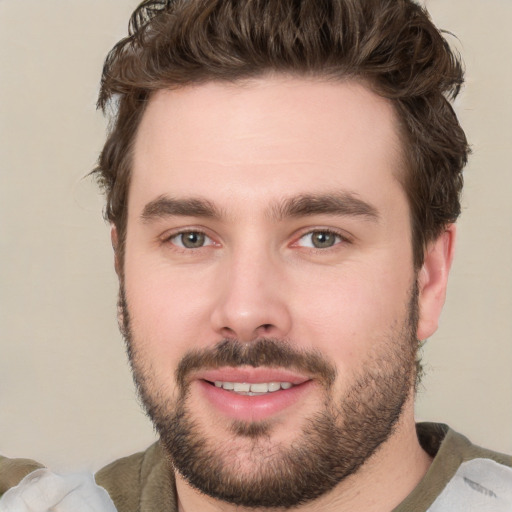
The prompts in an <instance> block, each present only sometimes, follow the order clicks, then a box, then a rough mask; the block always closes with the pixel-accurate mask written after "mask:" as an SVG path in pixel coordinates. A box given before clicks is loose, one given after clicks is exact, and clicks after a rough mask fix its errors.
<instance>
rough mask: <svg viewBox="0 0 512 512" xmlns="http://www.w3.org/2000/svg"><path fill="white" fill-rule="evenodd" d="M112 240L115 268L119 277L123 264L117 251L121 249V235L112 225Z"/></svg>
mask: <svg viewBox="0 0 512 512" xmlns="http://www.w3.org/2000/svg"><path fill="white" fill-rule="evenodd" d="M110 240H111V242H112V249H114V268H115V270H116V274H117V276H118V277H119V276H120V275H121V263H120V261H119V252H118V250H117V248H118V247H119V235H118V233H117V228H116V227H115V225H114V224H111V225H110Z"/></svg>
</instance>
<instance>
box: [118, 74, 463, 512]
mask: <svg viewBox="0 0 512 512" xmlns="http://www.w3.org/2000/svg"><path fill="white" fill-rule="evenodd" d="M298 106H300V108H298ZM403 172H404V169H403V168H402V159H401V146H400V140H399V137H398V133H397V127H396V120H395V116H394V111H393V109H392V106H391V104H390V103H389V102H388V101H387V100H385V99H383V98H381V97H379V96H377V95H375V94H374V93H372V92H371V91H370V90H369V89H368V88H367V87H365V86H364V85H363V84H359V83H356V82H351V81H347V82H326V81H321V80H313V79H300V78H290V77H281V76H268V77H263V78H259V79H256V80H252V81H247V82H244V83H236V84H221V83H209V84H203V85H200V86H189V87H185V88H182V89H178V90H174V91H159V92H157V93H156V94H155V95H154V96H153V98H152V99H151V100H150V102H149V105H148V107H147V111H146V112H145V114H144V117H143V120H142V123H141V126H140V128H139V131H138V134H137V138H136V143H135V148H134V160H133V176H132V182H131V186H130V194H129V201H128V223H127V238H126V250H125V259H124V266H123V271H124V285H125V290H126V298H127V302H128V305H129V310H130V317H131V329H132V334H133V339H134V340H135V343H136V347H135V348H136V350H137V352H138V354H139V356H140V357H141V360H142V364H143V365H144V366H145V367H146V368H150V370H151V375H152V382H151V385H152V386H154V387H155V389H158V392H159V393H161V394H162V396H163V397H165V398H166V399H168V400H170V401H173V400H176V398H177V388H176V381H175V378H174V371H175V370H176V367H177V365H178V363H179V361H180V360H181V358H182V357H183V355H184V354H185V353H187V352H188V351H189V350H191V349H198V350H200V349H204V348H208V347H213V346H214V345H215V344H216V343H218V342H219V341H220V340H222V339H225V338H228V339H229V338H236V339H238V340H239V341H240V342H242V343H251V342H252V341H254V340H255V339H257V338H258V337H261V336H267V337H272V338H276V339H282V340H292V342H293V343H294V344H296V348H298V349H305V350H315V351H317V352H318V353H320V354H321V355H322V356H323V357H325V358H326V359H327V360H328V361H329V362H330V363H332V364H333V365H334V367H335V368H336V370H337V376H336V380H335V382H334V386H333V390H334V394H335V395H336V396H339V397H343V394H344V391H345V390H346V389H347V388H348V387H349V386H350V384H351V382H353V381H354V379H355V376H356V375H358V374H360V373H361V372H362V371H363V370H364V366H365V364H366V363H367V361H368V358H369V357H370V356H371V354H372V352H373V351H374V350H378V348H379V346H380V345H379V344H382V343H383V334H384V333H389V332H393V330H394V329H395V330H396V326H397V325H400V324H402V323H403V322H404V321H405V319H406V318H407V305H408V301H409V297H410V290H411V288H412V285H413V283H414V280H415V279H417V280H418V286H419V315H420V316H419V322H418V328H417V338H418V339H425V338H427V337H428V336H430V335H431V334H432V333H433V332H434V331H435V330H436V328H437V321H438V318H439V315H440V312H441V308H442V305H443V302H444V296H445V290H446V282H447V277H448V271H449V268H450V264H451V260H452V255H453V240H454V227H453V226H448V227H447V229H446V231H445V232H444V233H443V234H442V235H441V236H440V237H439V239H437V240H435V241H434V242H433V243H431V244H430V245H429V247H428V248H427V250H426V253H425V254H426V256H425V263H424V265H423V267H422V269H421V270H420V271H419V273H418V274H416V272H415V271H414V268H413V263H412V262H413V259H412V246H411V230H410V216H409V206H408V203H407V199H406V196H405V194H404V191H403V189H402V186H401V184H400V181H399V177H400V175H401V173H403ZM333 191H334V193H336V194H340V195H343V194H344V195H345V196H347V194H348V195H350V197H355V198H357V199H359V200H361V201H364V203H365V204H367V205H369V206H370V207H371V209H372V211H373V212H374V213H375V216H371V215H370V216H368V215H349V214H347V213H346V212H345V213H343V214H340V213H339V212H338V213H333V212H331V213H315V214H314V215H298V216H286V215H285V216H276V215H275V212H276V205H280V204H283V202H285V201H286V200H289V199H290V198H293V197H298V196H301V195H305V194H316V195H325V194H332V193H333ZM163 196H165V197H172V198H173V199H190V198H199V199H201V200H207V201H208V204H210V205H213V206H214V207H215V208H216V209H217V210H218V213H219V215H218V216H217V217H214V218H213V217H205V216H203V215H199V214H194V215H176V214H173V215H169V214H162V215H149V216H148V215H146V218H144V215H143V213H144V212H146V213H147V211H148V205H149V204H151V203H152V202H153V203H154V202H155V200H157V199H159V198H162V197H163ZM325 230H328V231H332V232H334V233H336V237H335V243H334V245H332V247H329V248H325V249H318V248H314V247H312V246H311V245H312V244H311V242H312V238H311V233H312V232H319V231H325ZM181 231H188V232H190V231H194V232H196V231H199V232H202V233H205V234H206V236H207V238H206V239H205V240H206V242H205V245H204V246H203V247H200V248H197V249H187V248H185V247H182V246H180V245H182V239H181V237H180V236H178V233H179V232H181ZM112 238H113V242H114V245H116V243H117V234H116V231H115V228H113V232H112ZM117 265H119V262H117ZM301 377H305V378H307V376H301ZM225 380H229V379H227V378H226V379H225ZM321 393H322V390H321V389H320V386H319V385H317V384H316V383H315V382H312V384H311V385H310V386H308V388H307V390H306V391H305V392H303V393H302V394H301V396H300V398H299V400H297V401H295V402H294V403H292V404H290V405H288V406H287V407H285V408H284V409H279V408H278V410H277V411H273V412H272V414H270V416H268V418H267V419H269V420H270V421H271V422H272V430H271V433H270V437H269V438H268V440H267V441H268V443H270V444H269V446H274V447H277V446H279V444H280V443H281V444H283V443H284V444H285V445H287V446H288V445H289V444H290V443H291V442H292V441H293V439H295V438H297V437H298V435H299V433H300V431H301V427H302V426H303V425H304V419H305V418H307V417H309V416H311V415H312V414H314V413H315V411H317V410H318V407H320V405H319V401H320V400H321V397H322V394H321ZM413 395H414V393H413V383H411V392H410V396H409V398H408V400H407V403H406V405H405V407H404V409H403V412H402V415H401V417H400V419H399V421H398V424H397V426H396V428H395V430H394V431H393V434H392V436H391V437H390V438H389V439H388V440H387V441H386V442H385V443H383V445H381V447H380V449H379V450H378V451H377V452H376V453H375V454H374V455H373V456H372V457H371V458H370V459H369V460H368V461H367V463H366V464H365V465H364V466H363V467H362V468H361V469H360V470H359V471H358V472H356V473H355V474H353V475H351V476H350V477H348V478H347V479H345V480H344V481H342V482H341V483H340V484H339V485H338V486H337V487H336V488H335V489H334V490H332V491H331V492H330V493H328V494H326V495H324V496H322V497H320V498H319V499H317V500H315V501H314V502H310V503H308V504H306V505H304V506H303V507H299V508H297V510H310V511H313V510H323V511H329V510H345V509H346V510H361V511H373V510H375V511H377V510H379V511H381V512H382V511H383V510H392V508H393V507H395V506H396V505H398V504H399V503H400V501H402V500H403V498H404V497H405V496H406V495H407V494H408V493H409V492H410V491H411V490H412V489H413V488H414V487H415V485H417V483H418V482H419V480H420V479H421V478H422V477H423V475H424V474H425V472H426V471H427V469H428V467H429V464H430V459H429V457H428V456H427V455H426V453H424V452H423V450H422V449H421V447H420V446H419V443H418V440H417V437H416V434H415V424H414V411H413ZM189 398H190V400H189V407H190V411H191V414H193V416H194V418H195V419H196V420H197V422H198V424H199V425H200V427H201V428H202V429H203V430H204V432H205V433H206V435H208V436H209V438H211V440H212V442H214V443H218V444H219V446H222V443H223V442H225V439H226V438H227V436H228V435H229V436H232V434H231V431H230V429H229V427H230V425H231V424H232V421H233V416H232V415H230V413H229V411H228V412H226V411H225V410H220V409H219V407H218V406H217V405H216V404H215V403H212V401H211V400H209V399H208V397H207V396H206V395H205V394H204V393H202V392H201V385H200V383H199V382H198V381H197V382H194V381H193V382H192V383H191V388H190V395H189ZM251 414H252V413H251V412H250V410H249V412H247V411H245V412H242V420H247V421H249V420H250V419H251V418H250V416H251ZM254 414H256V416H255V417H256V418H258V416H257V413H254ZM238 419H239V418H238ZM251 442H252V441H251V440H250V439H247V438H240V439H237V440H236V443H237V451H238V453H241V454H246V455H247V456H245V455H244V456H241V457H240V461H239V463H240V471H242V472H244V473H247V474H248V475H250V474H251V471H252V470H254V468H253V467H252V463H251V458H250V456H248V454H250V449H251ZM176 478H177V480H176V487H177V491H178V497H179V508H180V510H181V511H186V512H189V511H193V510H203V511H214V510H226V511H228V510H232V509H233V510H235V507H233V506H231V505H228V504H226V503H222V502H220V501H217V500H214V499H212V498H209V497H207V496H205V495H204V494H201V493H199V492H197V491H196V490H195V489H193V488H192V487H190V486H189V485H188V483H187V482H186V481H185V480H184V479H183V478H182V477H181V476H180V475H179V474H177V475H176ZM237 510H241V508H237Z"/></svg>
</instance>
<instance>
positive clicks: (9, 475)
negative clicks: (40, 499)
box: [0, 455, 44, 496]
mask: <svg viewBox="0 0 512 512" xmlns="http://www.w3.org/2000/svg"><path fill="white" fill-rule="evenodd" d="M40 468H44V466H43V465H42V464H39V463H38V462H35V461H33V460H30V459H8V458H7V457H2V456H1V455H0V496H1V495H2V494H4V493H5V492H6V491H7V490H8V489H10V488H11V487H15V486H16V485H18V484H19V483H20V481H21V480H23V478H25V477H26V476H27V475H28V474H29V473H32V471H35V470H36V469H40Z"/></svg>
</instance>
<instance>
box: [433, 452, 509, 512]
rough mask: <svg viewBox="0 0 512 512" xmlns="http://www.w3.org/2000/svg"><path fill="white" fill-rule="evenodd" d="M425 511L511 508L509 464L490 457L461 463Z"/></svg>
mask: <svg viewBox="0 0 512 512" xmlns="http://www.w3.org/2000/svg"><path fill="white" fill-rule="evenodd" d="M428 512H512V468H510V467H508V466H504V465H502V464H498V463H497V462H495V461H494V460H491V459H473V460H470V461H467V462H464V463H462V464H461V465H460V467H459V469H458V470H457V472H456V473H455V475H454V476H453V478H452V479H451V480H450V481H449V482H448V485H447V486H446V487H445V488H444V489H443V492H441V494H440V495H439V496H438V497H437V498H436V500H435V501H434V503H433V504H432V506H431V507H430V508H429V509H428Z"/></svg>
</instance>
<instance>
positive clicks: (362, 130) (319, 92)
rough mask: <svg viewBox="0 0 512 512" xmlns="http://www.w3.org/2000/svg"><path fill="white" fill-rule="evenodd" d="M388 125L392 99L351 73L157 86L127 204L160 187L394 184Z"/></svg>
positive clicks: (258, 194)
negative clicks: (349, 77) (332, 77)
mask: <svg viewBox="0 0 512 512" xmlns="http://www.w3.org/2000/svg"><path fill="white" fill-rule="evenodd" d="M397 124H398V123H397V122H396V117H395V113H394V110H393V107H392V105H391V103H390V102H389V101H388V100H386V99H384V98H381V97H380V96H378V95H376V94H375V93H373V92H372V91H370V90H369V89H368V88H367V87H366V86H364V85H363V84H361V83H358V82H355V81H343V82H341V81H326V80H323V81H322V80H319V79H305V78H291V77H282V76H277V77H275V76H274V77H265V78H259V79H254V80H247V81H244V82H236V83H217V82H213V83H207V84H202V85H197V86H188V87H183V88H180V89H176V90H161V91H158V92H157V93H155V94H154V96H153V97H152V98H151V100H150V101H149V104H148V106H147V109H146V112H145V114H144V116H143V119H142V121H141V125H140V127H139V130H138V133H137V137H136V140H135V146H134V154H133V175H132V182H131V191H130V199H129V201H130V202H129V204H130V207H129V210H130V209H132V211H133V208H135V209H136V210H138V211H139V212H140V210H141V209H142V208H143V206H144V204H145V203H147V202H148V201H151V200H153V199H154V198H155V197H158V196H160V195H162V194H171V195H173V196H176V195H182V196H201V197H208V198H211V199H212V200H214V201H215V200H216V199H218V200H219V201H225V200H227V199H229V198H230V197H231V198H233V197H236V198H238V199H243V200H244V201H249V202H255V201H258V200H264V199H265V198H269V199H272V198H276V197H277V198H280V197H279V196H286V194H287V193H288V192H289V193H290V194H291V193H292V192H297V193H311V192H313V193H315V192H319V193H328V192H329V191H330V190H331V189H332V188H336V189H342V190H344V191H347V192H349V193H353V194H356V195H358V194H360V193H361V192H362V191H365V190H366V193H368V192H369V193H370V195H372V194H373V195H377V196H378V195H379V193H381V194H382V193H386V190H384V188H386V187H387V188H389V187H394V188H395V189H397V188H398V189H400V188H401V187H399V183H398V181H397V179H396V177H397V176H398V175H399V174H400V172H401V171H400V167H401V161H402V158H401V149H400V141H399V137H398V129H397ZM384 185H386V187H384ZM395 193H397V190H395ZM132 207H133V208H132Z"/></svg>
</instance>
